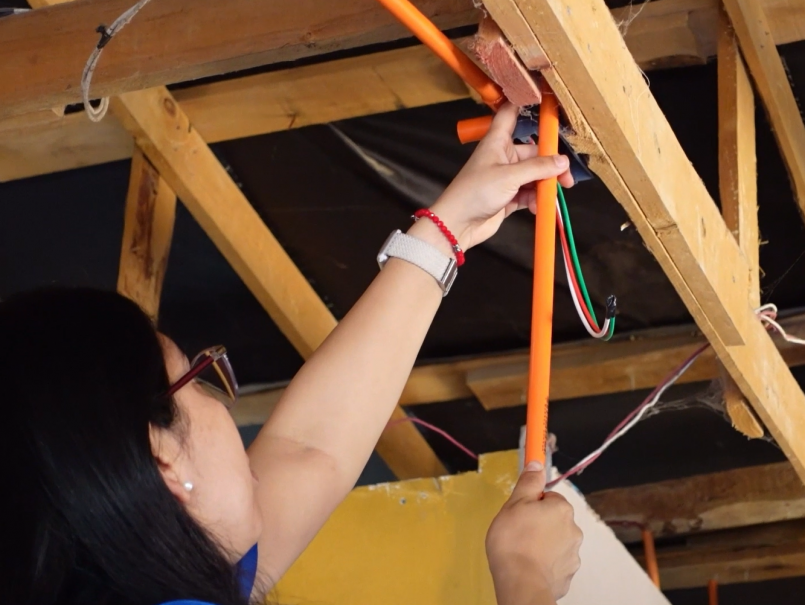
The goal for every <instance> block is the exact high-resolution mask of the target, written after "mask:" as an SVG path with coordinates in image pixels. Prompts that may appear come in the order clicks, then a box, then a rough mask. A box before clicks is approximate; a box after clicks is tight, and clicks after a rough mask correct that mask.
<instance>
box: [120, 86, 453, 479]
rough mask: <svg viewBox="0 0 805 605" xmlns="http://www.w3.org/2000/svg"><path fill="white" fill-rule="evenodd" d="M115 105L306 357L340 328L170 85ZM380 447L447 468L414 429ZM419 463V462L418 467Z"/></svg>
mask: <svg viewBox="0 0 805 605" xmlns="http://www.w3.org/2000/svg"><path fill="white" fill-rule="evenodd" d="M110 108H111V110H112V112H113V113H114V115H115V116H116V117H117V118H118V119H119V120H120V122H121V123H122V124H123V127H124V128H125V129H126V130H127V131H128V132H129V133H131V135H132V136H133V137H134V140H135V143H136V144H137V146H138V147H139V148H140V149H142V150H143V153H144V154H145V155H146V156H147V157H148V159H149V160H150V161H151V162H152V163H153V165H154V166H155V167H156V168H157V169H158V171H159V173H160V174H161V175H162V177H163V178H164V179H165V180H166V181H167V182H168V184H169V185H170V186H171V187H172V188H173V190H174V191H175V192H176V193H177V194H178V195H179V197H180V198H181V200H182V202H184V204H185V205H186V206H187V208H188V210H190V213H191V214H192V215H193V216H194V218H195V219H196V220H197V221H198V223H199V224H200V225H201V227H202V228H203V229H204V230H205V232H206V233H207V235H208V236H209V237H210V239H212V241H213V242H214V243H215V245H216V246H217V247H218V249H219V250H220V251H221V253H222V254H223V255H224V257H225V258H226V259H227V261H229V263H230V265H232V267H233V268H234V269H235V271H236V272H237V273H238V275H239V276H240V277H241V279H242V280H243V281H244V283H245V284H246V286H247V287H248V288H249V290H251V292H252V293H253V294H254V296H255V297H256V298H257V300H258V301H259V302H260V303H261V304H262V305H263V307H264V308H265V309H266V311H268V313H269V315H271V318H272V319H273V320H274V322H275V323H276V324H277V326H278V327H279V328H280V330H281V331H282V332H283V334H285V336H286V337H287V338H288V340H290V341H291V343H292V344H293V345H294V347H295V348H296V349H297V351H299V353H300V354H301V355H302V357H304V358H308V357H310V355H311V354H312V353H313V351H315V350H316V348H318V346H319V345H320V344H321V343H322V342H323V341H324V339H325V338H326V337H327V335H328V334H329V333H330V332H331V331H332V330H333V328H335V326H336V319H335V317H333V315H332V313H330V311H329V309H327V307H326V305H325V304H324V302H322V300H321V298H319V296H318V295H317V294H316V292H315V291H314V290H313V288H312V287H311V286H310V284H309V283H308V281H307V280H306V279H305V277H304V275H302V273H301V271H299V269H298V268H297V267H296V265H295V264H294V263H293V261H292V260H291V258H290V257H289V256H288V254H287V253H286V252H285V250H284V249H283V248H282V246H281V245H280V244H279V242H278V241H277V240H276V238H275V237H274V235H273V234H272V233H271V231H269V229H268V227H266V225H265V223H264V222H263V220H262V219H261V218H260V216H259V215H258V214H257V212H256V211H255V210H254V208H253V207H252V206H251V204H249V201H248V200H247V199H246V197H245V196H244V195H243V193H242V192H241V191H240V189H239V188H238V186H237V185H236V184H235V183H234V181H233V180H232V178H231V177H230V176H229V174H228V173H227V171H226V169H224V167H223V166H222V165H221V164H220V162H219V161H218V159H217V158H216V157H215V155H214V154H213V152H212V150H211V149H210V148H209V146H208V145H207V144H206V142H205V141H204V140H203V139H202V137H201V135H200V134H199V133H198V132H197V131H196V130H195V129H194V128H193V127H192V125H191V124H190V121H189V119H188V117H187V115H186V114H185V113H184V112H183V111H182V109H181V108H180V107H179V105H178V103H177V102H176V100H175V99H174V98H173V96H172V95H171V94H170V92H168V90H167V89H166V88H164V87H160V88H155V89H150V90H145V91H138V92H132V93H127V94H124V95H121V96H119V97H114V98H113V99H112V100H111V103H110ZM379 447H382V448H384V450H383V451H384V452H385V454H386V458H385V460H386V463H387V464H388V465H389V468H391V470H392V472H394V473H395V474H396V475H397V476H398V477H401V478H408V477H411V476H423V475H428V474H436V475H438V474H443V473H444V472H445V469H444V466H442V464H441V462H439V459H438V458H437V457H436V455H435V454H434V453H433V450H431V449H430V446H429V445H428V444H427V442H426V441H425V439H424V438H423V437H422V435H421V434H420V433H419V431H417V430H416V428H415V427H414V426H413V425H411V424H409V423H405V424H403V425H400V426H398V427H394V430H393V431H386V432H385V433H384V434H383V437H381V442H380V444H379ZM415 464H416V465H417V466H414V465H415Z"/></svg>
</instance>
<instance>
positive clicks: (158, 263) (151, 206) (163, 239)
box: [117, 149, 176, 321]
mask: <svg viewBox="0 0 805 605" xmlns="http://www.w3.org/2000/svg"><path fill="white" fill-rule="evenodd" d="M175 219H176V194H175V193H174V192H173V191H172V190H171V188H170V187H169V186H168V184H167V183H166V182H165V181H164V180H163V179H162V178H161V177H160V176H159V172H157V169H156V168H154V166H153V165H152V164H151V162H149V161H148V158H146V157H145V156H144V155H143V153H142V152H141V151H140V150H139V149H136V150H135V152H134V156H133V157H132V158H131V178H130V179H129V190H128V194H127V196H126V213H125V217H124V220H123V246H122V249H121V251H120V269H119V271H118V275H117V291H118V292H120V293H121V294H123V295H124V296H128V297H129V298H130V299H132V300H133V301H134V302H136V303H137V304H138V305H140V307H142V309H143V311H145V312H146V313H148V315H149V316H150V317H151V318H152V319H153V320H154V321H156V319H157V316H158V315H159V300H160V297H161V295H162V283H163V281H164V279H165V271H166V270H167V267H168V254H169V253H170V246H171V239H172V237H173V223H174V221H175Z"/></svg>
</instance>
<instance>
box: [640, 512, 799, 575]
mask: <svg viewBox="0 0 805 605" xmlns="http://www.w3.org/2000/svg"><path fill="white" fill-rule="evenodd" d="M635 554H636V555H637V559H638V561H640V562H641V563H642V561H643V559H642V556H641V549H635ZM657 563H658V565H659V568H660V580H661V582H662V587H663V590H675V589H681V588H696V587H700V586H707V583H708V582H709V581H710V580H711V579H713V578H716V579H717V580H718V583H719V584H740V583H745V582H762V581H765V580H776V579H781V578H794V577H799V576H804V575H805V521H803V520H798V521H786V522H782V523H769V524H767V525H759V526H755V527H749V528H743V529H735V530H727V531H723V532H716V533H713V534H708V535H700V536H689V537H688V538H686V539H685V540H684V542H683V543H682V544H675V545H673V546H666V547H663V546H662V545H658V547H657Z"/></svg>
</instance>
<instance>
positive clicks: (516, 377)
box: [456, 316, 805, 410]
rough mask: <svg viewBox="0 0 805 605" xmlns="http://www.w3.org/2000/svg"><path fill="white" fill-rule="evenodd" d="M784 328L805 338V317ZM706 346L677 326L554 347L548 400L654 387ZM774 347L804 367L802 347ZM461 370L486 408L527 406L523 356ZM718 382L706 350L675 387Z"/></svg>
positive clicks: (710, 354) (525, 357) (792, 363)
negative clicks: (712, 381) (715, 380)
mask: <svg viewBox="0 0 805 605" xmlns="http://www.w3.org/2000/svg"><path fill="white" fill-rule="evenodd" d="M783 323H784V324H785V325H786V329H789V327H790V329H791V330H793V332H794V333H797V334H802V335H803V336H805V316H796V317H789V318H788V319H785V320H783ZM704 342H706V339H705V338H704V337H703V336H702V335H701V333H700V332H699V331H698V330H697V329H696V327H695V326H680V327H677V328H670V329H669V328H664V329H660V330H644V331H641V332H634V333H632V334H624V335H623V336H622V337H617V338H616V339H614V340H613V341H612V342H609V343H606V344H602V343H599V342H597V341H591V340H585V341H580V342H575V343H563V344H559V345H554V347H553V354H552V360H551V391H550V398H551V400H552V401H558V400H561V399H573V398H576V397H591V396H595V395H606V394H610V393H621V392H627V391H635V390H640V389H650V388H653V387H655V386H656V385H657V384H659V383H660V382H662V380H663V379H664V378H665V377H666V376H667V375H668V374H669V373H670V372H672V371H673V369H674V368H675V367H677V366H678V365H679V364H681V363H682V362H683V361H684V360H685V359H686V358H687V357H688V356H689V355H690V354H691V353H692V352H693V351H695V350H696V349H697V348H698V347H700V346H701V345H702V344H703V343H704ZM775 342H776V343H777V346H778V347H779V351H780V353H781V354H782V356H783V359H784V360H785V361H786V363H787V364H788V365H789V366H792V367H793V366H798V365H803V364H805V348H803V347H800V346H797V345H793V344H791V343H789V342H786V341H784V340H783V339H781V338H780V339H775ZM464 371H465V375H466V383H467V386H468V387H469V389H470V390H471V391H472V393H473V395H474V396H475V397H476V398H477V399H478V400H479V401H480V402H481V404H482V405H483V406H484V407H485V408H486V409H488V410H493V409H498V408H503V407H512V406H516V405H523V404H524V403H525V399H524V398H525V388H526V381H527V377H528V374H527V372H528V355H527V353H522V354H520V355H518V356H516V357H515V356H512V357H510V358H509V359H500V360H494V359H489V360H486V362H485V363H476V364H474V365H473V367H471V368H465V369H464ZM716 378H719V368H718V364H717V362H716V355H715V352H714V351H713V350H712V349H708V350H707V351H705V352H704V353H703V354H702V355H701V357H700V358H699V359H698V360H697V361H696V362H694V364H693V365H692V366H691V367H690V369H689V370H688V371H687V372H685V374H683V375H682V376H681V377H680V378H679V380H678V381H677V383H678V384H685V383H690V382H699V381H705V380H714V379H716ZM457 394H458V393H457ZM461 396H462V397H463V396H464V395H461ZM456 398H458V397H456Z"/></svg>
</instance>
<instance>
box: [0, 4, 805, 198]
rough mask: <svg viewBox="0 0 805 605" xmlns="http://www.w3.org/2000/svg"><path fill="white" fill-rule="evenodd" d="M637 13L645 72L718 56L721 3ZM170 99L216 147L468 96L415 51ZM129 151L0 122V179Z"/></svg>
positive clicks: (630, 18)
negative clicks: (356, 92) (259, 136)
mask: <svg viewBox="0 0 805 605" xmlns="http://www.w3.org/2000/svg"><path fill="white" fill-rule="evenodd" d="M366 1H367V4H368V3H369V0H366ZM42 2H43V0H37V2H35V3H34V4H36V3H39V4H42ZM371 3H375V2H374V0H371ZM760 4H762V5H763V7H764V9H765V11H766V15H767V21H768V23H769V27H770V29H771V32H772V37H773V39H774V41H775V43H777V44H783V43H787V42H793V41H796V40H800V39H802V37H803V30H802V28H800V27H797V25H796V24H797V23H798V22H801V20H802V19H805V0H796V1H792V0H761V2H760ZM641 6H642V8H640V7H634V8H629V7H626V8H622V9H616V10H614V11H613V12H612V14H613V17H614V18H615V20H616V21H618V22H619V23H622V24H623V25H622V26H621V27H622V30H623V31H625V34H626V38H625V39H626V44H627V46H628V47H629V50H630V51H631V52H632V54H633V56H634V57H635V60H636V61H637V62H638V64H639V65H640V66H641V68H643V69H644V70H650V69H654V68H656V67H662V66H667V65H688V64H691V63H703V62H705V61H706V60H708V58H710V57H712V56H714V55H715V54H716V41H717V30H716V23H717V21H718V2H716V0H682V1H680V0H657V1H655V2H651V3H649V4H646V5H644V6H643V5H641ZM638 11H639V13H638ZM467 14H468V15H469V14H470V13H467ZM468 23H469V21H468ZM0 27H2V23H0ZM0 32H2V29H0ZM111 48H112V47H111V46H110V49H111ZM106 59H107V57H105V56H104V59H103V61H104V62H105V61H106ZM412 82H416V86H412V85H411V83H412ZM356 90H357V91H360V94H355V91H356ZM174 96H175V97H176V99H177V100H178V101H179V102H180V103H181V104H182V107H183V108H184V110H185V111H186V112H187V114H188V115H189V116H190V119H191V122H192V123H193V124H194V125H195V127H196V128H197V129H198V130H199V132H200V133H201V135H202V136H203V137H204V139H205V140H206V141H207V142H208V143H215V142H218V141H223V140H229V139H234V138H239V137H248V136H255V135H259V134H266V133H269V132H276V131H279V130H286V129H289V128H297V127H300V126H305V125H309V124H320V123H325V122H331V121H335V120H342V119H347V118H352V117H359V116H363V115H369V114H373V113H380V112H384V111H393V110H395V109H400V108H405V107H419V106H422V105H431V104H434V103H442V102H445V101H452V100H456V99H461V98H467V97H468V96H469V92H468V90H467V88H466V86H464V84H463V83H462V82H461V81H460V80H459V79H458V78H457V77H456V75H455V74H454V73H453V72H452V71H451V70H450V69H449V68H447V67H446V66H444V65H443V64H442V63H441V62H440V61H438V59H436V58H435V57H434V56H433V54H432V53H431V52H430V51H428V50H427V49H425V48H423V47H420V46H416V47H411V48H404V49H398V50H392V51H383V52H377V53H373V54H370V55H365V56H360V57H353V58H349V59H339V60H336V61H328V62H326V63H321V64H315V65H307V66H301V67H292V68H289V69H284V70H280V71H276V72H271V73H266V74H260V75H254V76H247V77H243V78H238V79H235V80H230V81H225V82H216V83H213V84H203V85H199V86H193V87H190V88H185V89H181V90H177V91H175V93H174ZM131 153H132V144H131V138H130V137H129V136H128V135H127V133H125V131H123V129H122V128H120V126H119V125H118V124H117V123H116V122H115V121H114V120H109V121H104V122H102V123H101V124H92V123H90V122H89V121H88V120H87V119H86V118H85V117H84V116H83V115H79V114H68V115H66V116H64V117H63V118H61V119H57V116H56V115H55V114H54V113H53V112H52V111H50V110H44V111H42V112H41V113H33V114H29V115H25V116H17V117H15V118H10V119H5V120H0V182H3V181H10V180H14V179H18V178H25V177H29V176H35V175H38V174H46V173H49V172H56V171H60V170H68V169H71V168H79V167H82V166H91V165H94V164H99V163H102V162H109V161H114V160H120V159H124V158H127V157H130V156H131Z"/></svg>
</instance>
